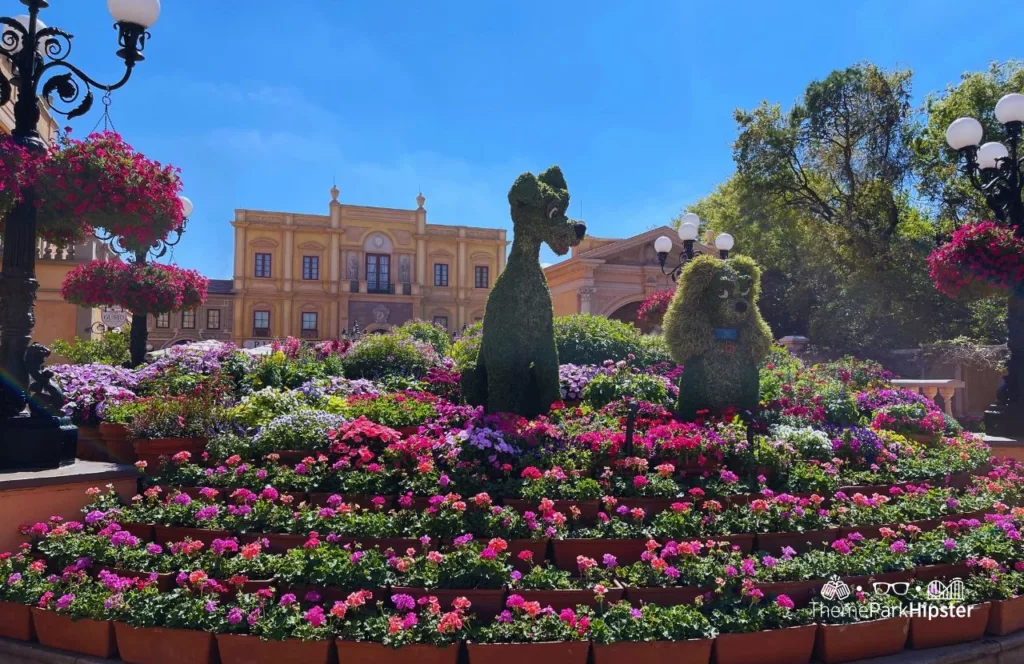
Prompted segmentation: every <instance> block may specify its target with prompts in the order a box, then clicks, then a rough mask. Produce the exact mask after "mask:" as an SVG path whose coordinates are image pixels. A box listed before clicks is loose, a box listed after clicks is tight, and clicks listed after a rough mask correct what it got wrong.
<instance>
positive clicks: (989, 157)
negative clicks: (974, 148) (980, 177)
mask: <svg viewBox="0 0 1024 664" xmlns="http://www.w3.org/2000/svg"><path fill="white" fill-rule="evenodd" d="M1009 156H1010V151H1009V150H1007V149H1006V146H1005V145H1003V144H1002V143H997V142H995V141H993V142H990V143H985V144H984V145H982V146H981V147H980V148H978V168H997V167H998V166H999V161H998V160H1000V159H1006V158H1007V157H1009Z"/></svg>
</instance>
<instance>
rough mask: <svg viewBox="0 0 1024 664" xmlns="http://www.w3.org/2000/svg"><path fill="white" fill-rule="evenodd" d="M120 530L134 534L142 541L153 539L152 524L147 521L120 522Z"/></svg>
mask: <svg viewBox="0 0 1024 664" xmlns="http://www.w3.org/2000/svg"><path fill="white" fill-rule="evenodd" d="M121 530H124V531H126V532H129V533H131V534H132V535H135V536H136V537H138V538H139V539H140V540H142V541H143V542H152V541H153V536H154V535H153V525H152V524H149V523H128V522H121Z"/></svg>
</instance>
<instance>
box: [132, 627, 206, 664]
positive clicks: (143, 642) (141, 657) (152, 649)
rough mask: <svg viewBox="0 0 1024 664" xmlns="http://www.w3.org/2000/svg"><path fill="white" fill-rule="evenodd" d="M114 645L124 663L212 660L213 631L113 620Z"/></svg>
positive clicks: (195, 663) (197, 663)
mask: <svg viewBox="0 0 1024 664" xmlns="http://www.w3.org/2000/svg"><path fill="white" fill-rule="evenodd" d="M114 632H115V633H116V634H117V649H118V652H120V654H121V659H123V660H124V661H125V662H127V664H178V662H189V664H213V662H214V661H215V657H216V652H217V650H216V646H215V641H214V635H213V634H212V633H210V632H200V631H197V630H192V629H166V628H163V627H131V626H129V625H126V624H125V623H121V622H116V623H114Z"/></svg>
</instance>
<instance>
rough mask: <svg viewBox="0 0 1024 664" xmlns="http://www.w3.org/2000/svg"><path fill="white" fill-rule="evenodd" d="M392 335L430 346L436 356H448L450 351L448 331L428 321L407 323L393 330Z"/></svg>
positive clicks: (450, 341)
mask: <svg viewBox="0 0 1024 664" xmlns="http://www.w3.org/2000/svg"><path fill="white" fill-rule="evenodd" d="M392 334H394V335H396V336H399V337H408V338H410V339H414V340H416V341H422V342H423V343H427V344H430V345H431V346H433V347H434V350H435V351H437V354H438V355H442V356H444V355H448V354H449V353H450V352H451V349H452V339H451V337H450V336H448V330H446V329H444V328H443V327H441V326H440V325H435V324H434V323H431V322H429V321H425V320H418V319H417V320H411V321H408V322H407V323H403V324H402V325H401V327H398V328H395V330H394V331H393V332H392Z"/></svg>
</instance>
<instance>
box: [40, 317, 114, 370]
mask: <svg viewBox="0 0 1024 664" xmlns="http://www.w3.org/2000/svg"><path fill="white" fill-rule="evenodd" d="M130 333H131V327H130V326H128V325H125V326H123V327H121V328H119V329H117V330H111V331H110V332H107V333H106V334H103V335H101V336H99V337H96V338H95V339H82V338H81V337H75V339H74V341H72V342H70V343H69V342H67V341H64V340H63V339H55V340H54V341H53V343H52V344H50V350H51V351H53V354H54V355H60V356H61V357H65V358H67V361H68V364H93V363H97V362H98V363H101V364H111V365H114V366H121V365H124V364H127V363H128V359H129V358H130V355H131V354H130V353H129V352H128V342H129V336H130Z"/></svg>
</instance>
